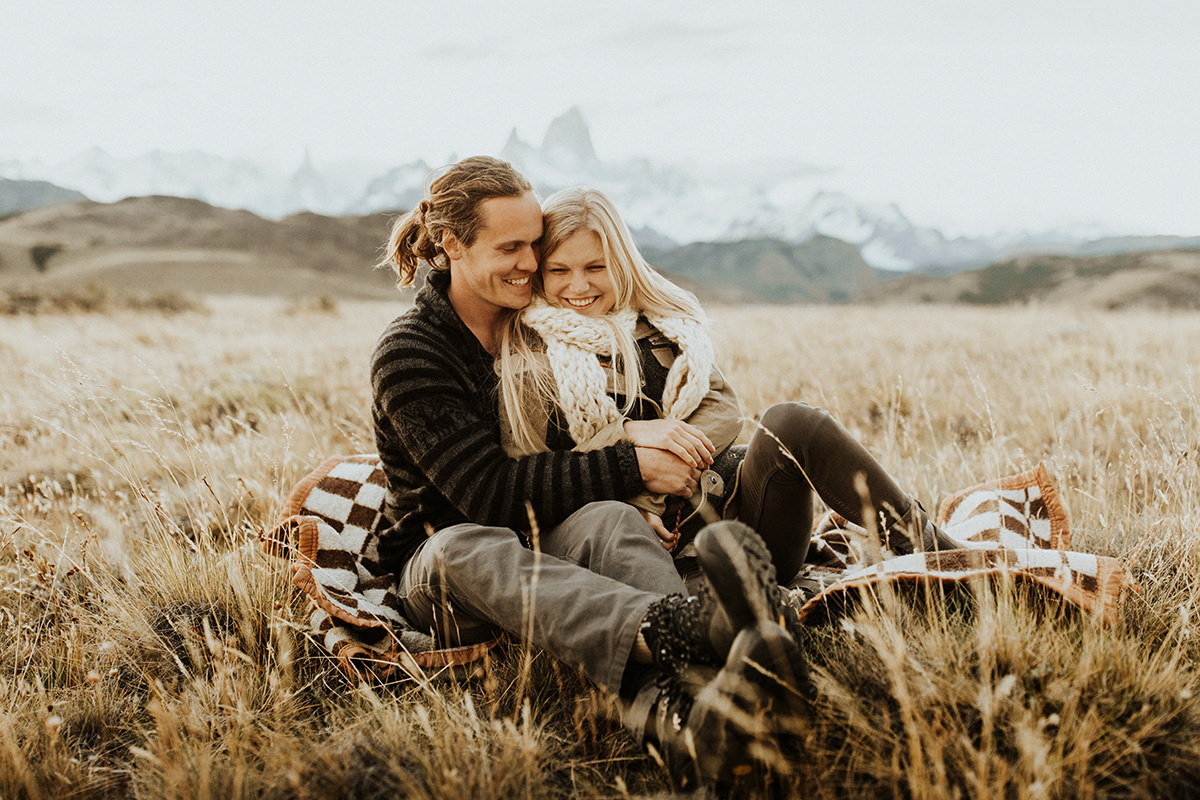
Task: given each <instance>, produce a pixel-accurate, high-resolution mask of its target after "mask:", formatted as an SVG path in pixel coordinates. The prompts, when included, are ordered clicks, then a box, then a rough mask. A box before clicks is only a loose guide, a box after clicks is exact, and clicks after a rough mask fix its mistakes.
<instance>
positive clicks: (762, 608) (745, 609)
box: [696, 520, 807, 683]
mask: <svg viewBox="0 0 1200 800" xmlns="http://www.w3.org/2000/svg"><path fill="white" fill-rule="evenodd" d="M696 552H697V554H698V556H699V560H700V567H701V569H702V570H703V571H704V575H705V578H706V579H707V582H708V587H709V590H711V592H712V594H713V595H715V597H716V600H717V602H718V603H719V605H720V607H721V610H722V612H723V614H721V615H718V616H717V617H716V620H715V623H714V626H713V627H714V633H713V636H714V640H715V641H716V642H717V644H718V645H724V644H725V642H726V641H728V642H730V643H732V641H733V638H734V637H735V636H736V635H737V634H738V633H739V632H741V630H742V629H744V628H746V627H748V626H751V625H754V624H756V623H759V622H771V623H775V624H777V625H781V626H783V627H784V628H785V629H786V630H787V632H788V633H789V634H792V635H794V634H795V633H796V631H797V630H798V628H799V623H798V621H797V620H796V614H795V611H794V610H793V609H792V608H791V606H790V605H789V604H788V602H787V590H786V589H784V588H783V587H781V586H779V584H778V583H776V579H775V567H774V565H773V564H772V563H771V552H770V551H769V550H768V549H767V545H766V542H764V541H763V540H762V537H761V536H759V535H758V534H757V533H756V532H755V531H754V529H753V528H751V527H750V526H749V525H746V524H744V523H741V522H736V521H732V520H726V521H722V522H714V523H713V524H711V525H708V526H706V527H705V528H704V530H702V531H700V533H699V535H697V536H696ZM722 626H724V627H722ZM725 637H728V638H727V639H726V638H725ZM793 644H795V642H793ZM726 649H728V646H726ZM788 652H789V653H795V654H797V661H796V663H794V664H792V667H791V671H792V672H793V673H794V674H795V677H797V678H799V679H800V680H801V682H803V683H807V669H806V666H805V664H804V661H803V659H802V658H799V656H798V654H799V647H795V648H794V649H790V650H789V651H788Z"/></svg>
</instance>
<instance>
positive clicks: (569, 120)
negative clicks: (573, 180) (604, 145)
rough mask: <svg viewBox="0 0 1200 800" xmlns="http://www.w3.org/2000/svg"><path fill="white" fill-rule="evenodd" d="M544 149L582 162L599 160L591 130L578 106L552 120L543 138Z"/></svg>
mask: <svg viewBox="0 0 1200 800" xmlns="http://www.w3.org/2000/svg"><path fill="white" fill-rule="evenodd" d="M542 151H543V152H544V153H547V154H554V155H558V156H566V157H568V158H571V159H572V160H575V161H578V162H580V163H591V162H595V161H596V160H597V158H596V149H595V147H594V146H593V145H592V134H591V131H589V130H588V125H587V122H586V121H585V120H584V118H583V112H582V111H580V110H579V107H578V106H571V108H570V109H568V110H567V111H566V112H565V113H563V114H560V115H558V116H557V117H555V118H554V119H553V120H551V122H550V126H549V127H548V128H546V136H545V137H544V138H543V139H542Z"/></svg>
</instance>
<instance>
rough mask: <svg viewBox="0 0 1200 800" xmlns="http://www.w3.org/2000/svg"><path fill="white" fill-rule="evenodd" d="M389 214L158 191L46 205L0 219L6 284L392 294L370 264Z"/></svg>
mask: <svg viewBox="0 0 1200 800" xmlns="http://www.w3.org/2000/svg"><path fill="white" fill-rule="evenodd" d="M391 216H392V215H390V214H386V213H379V214H368V215H361V216H352V217H324V216H321V215H319V214H311V213H302V214H295V215H292V216H290V217H286V218H285V219H282V220H279V221H274V220H268V219H264V218H262V217H260V216H258V215H256V214H252V213H251V212H249V211H231V210H229V209H224V208H218V207H216V206H211V205H209V204H207V203H204V202H202V201H200V200H193V199H188V198H179V197H160V196H151V197H135V198H129V199H126V200H122V201H120V202H117V203H111V204H103V203H92V202H83V203H72V204H66V205H55V206H47V207H42V208H37V209H32V210H29V211H25V212H23V213H20V214H16V215H14V216H11V217H9V218H7V219H3V220H0V288H4V287H6V286H7V287H12V286H45V287H52V286H61V285H65V284H76V285H78V284H83V283H94V284H97V285H99V286H105V287H109V288H113V289H118V290H139V291H177V292H196V293H215V294H252V295H254V294H258V295H285V296H286V295H310V296H316V295H322V294H328V295H330V296H335V297H337V296H340V297H363V298H369V297H378V298H389V297H392V298H396V297H399V294H398V292H397V291H396V289H395V287H394V283H395V277H394V276H393V275H391V274H389V273H387V272H385V271H383V270H376V269H374V268H373V265H374V264H375V263H376V262H377V261H378V259H379V248H380V247H381V245H382V244H383V242H384V241H385V239H386V238H387V234H388V230H389V227H390V220H391Z"/></svg>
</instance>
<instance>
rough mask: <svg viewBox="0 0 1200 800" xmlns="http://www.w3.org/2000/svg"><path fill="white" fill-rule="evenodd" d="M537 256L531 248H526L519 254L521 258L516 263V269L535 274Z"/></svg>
mask: <svg viewBox="0 0 1200 800" xmlns="http://www.w3.org/2000/svg"><path fill="white" fill-rule="evenodd" d="M537 268H538V255H537V251H536V250H535V249H534V248H533V247H526V248H525V250H524V252H522V253H521V258H520V259H518V261H517V269H519V270H523V271H524V272H537Z"/></svg>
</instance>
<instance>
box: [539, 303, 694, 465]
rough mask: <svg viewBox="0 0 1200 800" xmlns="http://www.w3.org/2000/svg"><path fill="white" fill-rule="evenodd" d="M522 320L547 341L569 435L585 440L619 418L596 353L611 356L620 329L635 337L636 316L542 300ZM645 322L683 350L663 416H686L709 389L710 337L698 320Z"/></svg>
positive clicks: (669, 380) (666, 394)
mask: <svg viewBox="0 0 1200 800" xmlns="http://www.w3.org/2000/svg"><path fill="white" fill-rule="evenodd" d="M521 320H522V322H524V323H525V324H526V325H528V326H529V327H530V328H532V329H533V330H535V331H537V333H538V335H540V336H541V337H542V340H543V342H544V343H545V345H546V356H547V358H548V359H549V361H550V368H551V370H552V371H553V373H554V381H555V384H556V386H557V387H558V406H559V409H560V410H561V411H562V414H563V416H564V417H565V418H566V421H567V428H568V432H569V433H570V434H571V438H572V439H574V440H575V441H576V442H586V441H588V440H589V439H591V438H592V437H593V436H595V435H596V434H597V433H598V432H600V431H601V430H603V429H604V428H606V427H608V426H609V425H612V424H613V423H615V422H617V421H618V420H620V418H621V412H620V410H619V409H618V408H617V404H616V401H615V400H614V399H613V398H612V397H611V396H610V395H609V394H608V393H607V388H608V383H607V377H606V375H605V368H604V367H603V366H602V365H601V364H600V361H599V359H598V358H597V356H610V357H611V356H612V355H613V352H614V349H615V341H616V335H617V333H618V332H621V333H623V334H624V335H626V336H628V337H629V338H630V339H632V336H633V331H634V328H635V326H636V325H637V314H636V313H635V312H634V311H632V310H630V309H625V310H623V311H616V312H613V313H611V314H607V315H605V318H603V319H597V318H593V317H587V316H584V315H583V314H580V313H578V312H576V311H573V310H572V309H569V308H555V307H553V306H551V305H549V304H547V303H546V302H545V301H544V300H541V299H538V300H535V301H534V302H533V303H531V304H530V305H529V307H528V308H526V309H525V310H524V311H522V312H521ZM646 321H647V322H649V323H650V324H651V325H652V326H654V328H655V329H657V330H658V331H659V333H661V334H663V336H665V337H667V338H668V339H670V340H671V341H672V342H673V343H674V344H675V345H676V347H677V348H678V349H679V354H678V355H677V356H676V357H675V361H674V363H673V364H672V365H671V369H670V370H669V371H668V373H667V379H666V384H665V386H664V389H663V396H662V401H661V405H662V409H663V418H664V419H686V418H687V417H688V415H690V414H691V413H692V412H693V411H695V410H696V408H697V407H698V406H699V405H700V402H701V401H702V400H703V399H704V396H705V395H706V394H707V393H708V390H709V378H710V376H711V375H712V369H713V346H712V339H711V338H710V337H709V335H708V332H707V331H706V330H705V329H704V325H703V324H701V323H700V322H699V321H697V320H694V319H689V318H686V317H659V316H649V315H647V317H646Z"/></svg>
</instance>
